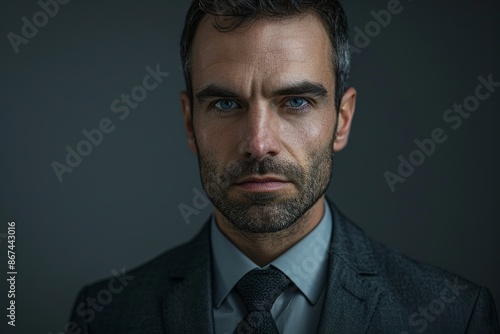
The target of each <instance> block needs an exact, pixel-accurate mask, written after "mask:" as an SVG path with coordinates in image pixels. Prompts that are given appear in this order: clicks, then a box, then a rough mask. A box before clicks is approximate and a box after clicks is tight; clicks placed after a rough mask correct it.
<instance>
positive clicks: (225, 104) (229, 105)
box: [215, 100, 238, 110]
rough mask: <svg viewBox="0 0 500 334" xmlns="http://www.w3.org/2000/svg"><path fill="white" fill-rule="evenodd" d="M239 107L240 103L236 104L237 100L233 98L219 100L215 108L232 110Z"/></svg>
mask: <svg viewBox="0 0 500 334" xmlns="http://www.w3.org/2000/svg"><path fill="white" fill-rule="evenodd" d="M237 107H238V105H237V104H236V102H234V101H232V100H219V102H217V103H216V104H215V108H217V109H220V110H231V109H235V108H237Z"/></svg>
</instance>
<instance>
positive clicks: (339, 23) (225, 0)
mask: <svg viewBox="0 0 500 334" xmlns="http://www.w3.org/2000/svg"><path fill="white" fill-rule="evenodd" d="M305 13H313V14H316V15H317V16H318V17H319V18H320V19H321V20H322V21H323V23H324V24H325V27H326V29H327V30H328V34H329V36H330V41H331V44H332V48H333V50H332V61H333V70H334V73H335V82H336V91H335V105H336V107H337V112H338V111H339V109H340V101H341V99H342V96H343V95H344V92H345V91H346V89H347V78H348V76H349V68H350V50H349V38H348V26H347V18H346V15H345V12H344V9H343V8H342V6H341V4H340V3H339V1H338V0H193V2H192V4H191V7H190V8H189V11H188V13H187V17H186V23H185V26H184V32H183V33H182V40H181V61H182V67H183V70H184V78H185V80H186V88H187V93H188V95H189V98H190V100H191V102H193V99H192V98H193V91H192V86H191V65H192V63H191V50H192V44H193V39H194V36H195V33H196V30H197V28H198V26H199V24H200V22H201V20H202V19H203V17H204V16H205V15H207V14H209V15H214V16H215V17H216V18H217V20H216V23H215V24H214V27H215V28H216V29H218V30H219V31H233V30H234V29H236V28H238V27H240V26H242V25H243V24H245V23H248V22H251V21H253V20H256V19H259V18H263V17H269V18H277V19H281V18H286V17H289V16H294V15H300V14H305Z"/></svg>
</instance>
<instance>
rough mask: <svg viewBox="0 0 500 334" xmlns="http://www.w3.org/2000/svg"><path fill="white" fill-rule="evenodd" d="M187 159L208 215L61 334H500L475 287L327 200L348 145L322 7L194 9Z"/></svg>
mask: <svg viewBox="0 0 500 334" xmlns="http://www.w3.org/2000/svg"><path fill="white" fill-rule="evenodd" d="M181 55H182V61H183V65H184V69H185V76H186V85H187V91H186V92H183V93H182V94H181V104H182V110H183V115H184V123H185V126H186V129H187V133H188V138H189V147H190V148H191V150H193V151H194V152H195V153H196V154H197V156H198V161H199V166H200V176H201V180H202V183H203V186H204V189H205V191H206V193H207V195H208V197H209V198H210V200H211V202H212V203H213V205H214V215H213V217H211V218H210V219H209V220H208V222H207V223H206V225H205V226H204V227H203V229H202V230H201V232H200V233H199V234H198V235H197V236H196V237H195V238H194V239H193V240H192V241H190V242H188V243H187V244H185V245H182V246H180V247H177V248H175V249H173V250H171V251H169V252H167V253H165V254H163V255H161V256H159V257H158V258H156V259H154V260H153V261H151V262H149V263H147V264H145V265H143V266H142V267H140V268H138V269H136V270H134V271H132V272H131V273H129V274H127V275H129V277H133V280H131V281H130V282H127V286H126V287H125V288H123V290H121V291H120V292H119V293H116V294H115V295H113V296H112V301H111V302H109V303H108V305H106V306H105V307H101V308H99V309H95V308H94V309H95V311H96V312H93V313H90V312H85V310H88V309H90V307H92V305H91V303H92V301H93V298H95V296H96V295H98V294H99V293H101V294H102V291H107V290H106V289H110V286H111V284H110V283H109V281H103V282H99V283H96V284H93V285H91V286H89V287H86V288H85V289H83V290H82V292H81V293H80V296H79V297H78V299H77V302H76V304H75V305H76V306H75V310H74V312H73V315H72V323H71V324H70V326H69V327H70V328H69V329H68V332H70V333H71V332H75V333H81V332H82V333H315V332H318V333H414V332H419V333H420V332H424V331H426V332H428V333H498V332H500V329H499V325H498V319H497V317H496V310H495V305H494V302H493V300H492V298H491V295H490V293H489V292H488V291H487V290H486V289H485V288H482V287H479V286H477V285H475V284H473V283H471V282H468V281H465V280H463V279H461V278H458V277H456V276H455V275H453V274H450V273H448V272H446V271H443V270H441V269H438V268H434V267H431V266H428V265H424V264H420V263H417V262H415V261H412V260H411V259H408V258H406V257H405V256H403V255H401V254H399V253H397V252H395V251H393V250H391V249H389V248H388V247H386V246H384V245H381V244H379V243H377V242H375V241H373V240H372V239H370V238H369V237H368V236H366V235H365V234H364V233H363V232H362V231H361V230H360V229H359V228H358V227H357V226H356V225H354V224H353V223H352V222H350V221H349V220H348V219H347V218H346V217H345V216H343V215H342V214H341V213H340V212H339V210H338V209H337V208H336V207H335V206H334V205H333V204H332V203H331V202H329V201H328V200H327V199H326V198H325V195H324V194H325V191H326V189H327V187H328V184H329V182H330V176H331V171H332V166H333V157H334V153H335V152H338V151H340V150H342V149H343V148H344V147H345V146H346V145H347V141H348V136H349V131H350V127H351V123H352V119H353V115H354V110H355V104H356V90H355V89H354V88H348V86H347V83H346V80H347V77H348V72H349V45H348V38H347V22H346V17H345V14H344V11H343V9H342V7H341V6H340V4H339V3H338V2H337V1H334V0H330V1H327V0H316V1H314V0H308V1H306V0H304V1H299V0H295V1H292V0H289V1H284V0H282V1H269V0H239V1H238V0H236V1H235V0H195V1H194V2H193V4H192V6H191V8H190V10H189V13H188V17H187V20H186V26H185V30H184V34H183V37H182V43H181Z"/></svg>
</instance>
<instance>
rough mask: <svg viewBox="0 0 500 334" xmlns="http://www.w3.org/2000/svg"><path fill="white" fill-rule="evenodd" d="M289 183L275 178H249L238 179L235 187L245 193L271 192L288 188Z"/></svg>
mask: <svg viewBox="0 0 500 334" xmlns="http://www.w3.org/2000/svg"><path fill="white" fill-rule="evenodd" d="M289 184H290V181H288V180H287V179H284V178H280V177H276V176H249V177H244V178H242V179H240V180H239V181H238V182H237V183H236V185H237V186H238V187H239V188H241V189H243V190H244V191H247V192H272V191H278V190H281V189H283V188H284V187H286V186H288V185H289Z"/></svg>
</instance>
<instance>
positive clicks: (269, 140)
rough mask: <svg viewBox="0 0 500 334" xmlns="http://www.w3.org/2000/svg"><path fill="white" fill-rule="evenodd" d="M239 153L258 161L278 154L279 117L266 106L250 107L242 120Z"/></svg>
mask: <svg viewBox="0 0 500 334" xmlns="http://www.w3.org/2000/svg"><path fill="white" fill-rule="evenodd" d="M242 123H243V124H242V126H241V133H240V135H241V136H240V138H241V139H240V145H239V153H240V154H241V155H243V156H245V157H246V158H248V157H251V158H254V159H256V160H258V161H261V160H263V159H264V158H266V157H269V156H270V157H273V156H276V155H278V154H279V152H280V141H279V138H280V136H279V130H280V126H279V116H278V115H277V114H276V112H275V111H273V110H271V108H270V107H269V106H267V105H263V104H260V105H253V106H250V107H249V109H248V112H247V113H246V115H245V117H244V118H243V119H242Z"/></svg>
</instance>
